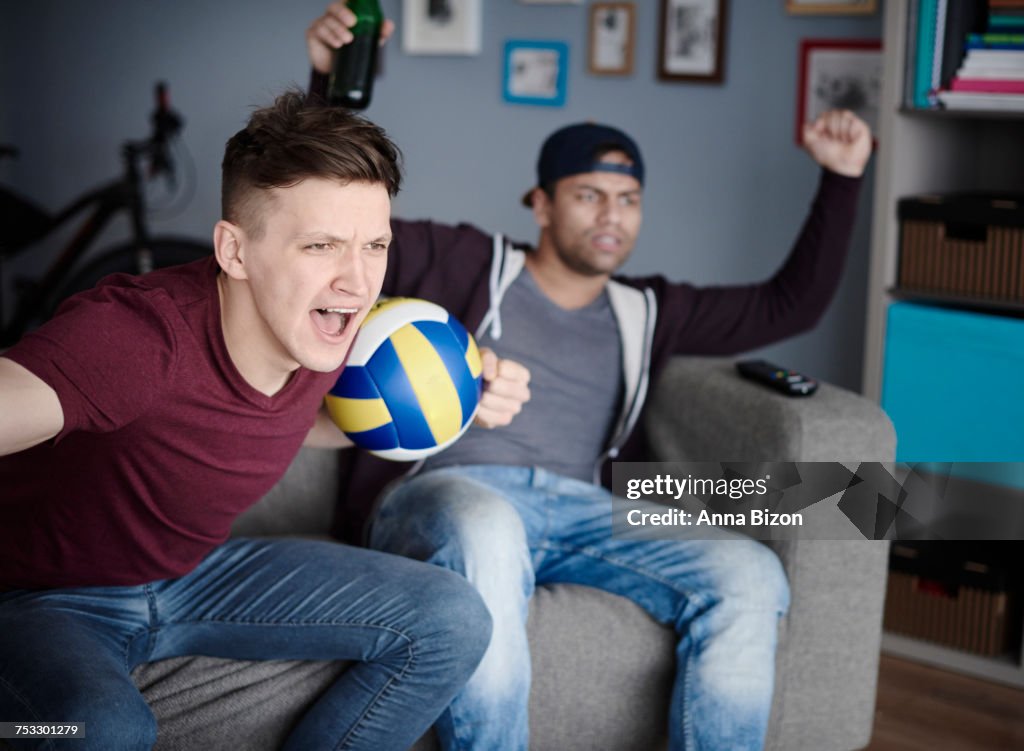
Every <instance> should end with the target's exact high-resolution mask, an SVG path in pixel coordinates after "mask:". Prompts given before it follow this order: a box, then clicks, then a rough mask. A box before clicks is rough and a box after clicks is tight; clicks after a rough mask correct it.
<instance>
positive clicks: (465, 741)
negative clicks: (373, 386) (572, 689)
mask: <svg viewBox="0 0 1024 751" xmlns="http://www.w3.org/2000/svg"><path fill="white" fill-rule="evenodd" d="M662 510H663V509H662ZM612 513H613V511H612V496H611V494H610V493H609V492H608V491H607V490H605V489H604V488H601V487H598V486H596V485H592V484H590V483H586V482H581V481H579V480H574V479H570V478H566V477H561V476H558V475H555V474H552V473H550V472H547V471H545V470H543V469H535V468H526V467H506V466H467V467H447V468H443V469H437V470H433V471H430V472H426V473H424V474H421V475H417V476H414V477H413V478H411V479H410V480H407V481H405V482H404V483H402V484H401V485H398V486H397V487H395V488H394V489H392V490H391V491H390V492H389V493H388V494H387V495H386V496H385V497H384V498H383V499H382V501H381V503H380V506H379V508H378V511H377V515H376V518H375V521H374V524H373V529H372V533H371V546H372V547H374V548H376V549H379V550H387V551H390V552H393V553H400V554H402V555H405V556H409V557H411V558H416V559H417V560H422V561H428V562H430V563H434V564H436V565H438V566H443V567H445V568H449V569H452V570H453V571H457V572H459V573H461V574H463V575H464V576H466V578H468V579H469V581H470V582H472V583H473V584H474V585H475V586H476V588H477V589H478V590H479V592H480V594H481V595H482V596H483V599H484V602H485V603H487V607H488V608H489V609H490V612H491V617H492V620H493V624H494V626H493V634H492V636H491V643H490V646H489V648H488V650H487V653H486V654H485V655H484V658H483V660H482V661H481V663H480V666H479V667H478V668H477V670H476V672H475V673H474V674H473V676H472V677H471V678H470V679H469V681H468V682H467V684H466V686H465V688H464V689H463V690H462V691H461V692H460V693H459V694H458V695H457V696H456V697H455V699H454V701H453V702H452V704H451V706H450V707H449V709H448V711H446V712H445V713H444V714H442V715H441V717H440V718H439V719H438V723H437V725H436V729H437V732H438V737H439V738H440V740H441V745H442V747H443V748H444V749H446V750H448V751H452V750H454V749H473V751H484V750H485V749H486V750H488V751H491V750H494V751H497V750H498V749H501V750H502V751H525V750H526V749H527V747H528V745H529V727H528V721H527V703H528V698H529V692H530V657H529V646H528V644H527V638H526V616H527V611H528V607H529V599H530V596H531V595H532V593H533V590H534V586H535V585H536V584H548V583H554V582H568V583H573V584H584V585H587V586H591V587H596V588H598V589H602V590H605V591H607V592H613V593H615V594H618V595H622V596H623V597H627V598H629V599H630V600H632V601H633V602H635V603H637V604H638V605H639V606H640V607H642V608H643V609H644V610H646V611H647V612H648V613H649V614H650V615H651V616H652V617H653V618H654V619H655V620H657V621H658V622H659V623H662V624H665V625H668V626H671V627H672V628H673V629H674V630H675V632H676V634H677V635H678V642H677V648H676V674H675V681H674V686H673V692H672V699H671V704H670V716H669V728H668V735H669V745H670V748H671V749H673V750H674V751H683V750H685V751H695V750H696V749H701V750H704V749H707V750H712V749H713V750H715V751H718V750H719V749H729V751H743V750H745V749H760V748H762V747H763V745H764V737H765V732H766V730H767V725H768V714H769V711H770V709H771V699H772V690H773V687H774V669H775V646H776V637H777V628H778V621H779V618H780V616H781V615H782V614H783V613H784V612H785V611H786V609H787V608H788V606H789V589H788V585H787V582H786V577H785V573H784V572H783V570H782V565H781V563H780V562H779V559H778V558H777V557H776V556H775V554H774V553H773V552H772V551H771V550H770V549H769V548H767V547H765V546H764V545H762V544H761V543H758V542H755V541H753V540H750V539H748V538H744V537H741V536H739V535H737V534H734V533H729V532H726V531H723V530H717V531H710V532H709V531H708V530H704V531H703V532H702V533H701V537H702V538H704V539H696V535H695V538H694V539H683V540H679V539H672V540H650V539H644V540H637V539H628V538H624V537H623V536H621V535H617V536H616V537H612V534H611V526H612ZM711 535H713V536H715V538H716V539H706V538H707V537H709V536H711Z"/></svg>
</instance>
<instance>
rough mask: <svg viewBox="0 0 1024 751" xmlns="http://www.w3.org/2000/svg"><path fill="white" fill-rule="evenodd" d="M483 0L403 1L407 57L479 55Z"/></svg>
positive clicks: (403, 44) (404, 50)
mask: <svg viewBox="0 0 1024 751" xmlns="http://www.w3.org/2000/svg"><path fill="white" fill-rule="evenodd" d="M482 39H483V0H402V51H403V52H405V54H407V55H479V54H480V52H481V49H482Z"/></svg>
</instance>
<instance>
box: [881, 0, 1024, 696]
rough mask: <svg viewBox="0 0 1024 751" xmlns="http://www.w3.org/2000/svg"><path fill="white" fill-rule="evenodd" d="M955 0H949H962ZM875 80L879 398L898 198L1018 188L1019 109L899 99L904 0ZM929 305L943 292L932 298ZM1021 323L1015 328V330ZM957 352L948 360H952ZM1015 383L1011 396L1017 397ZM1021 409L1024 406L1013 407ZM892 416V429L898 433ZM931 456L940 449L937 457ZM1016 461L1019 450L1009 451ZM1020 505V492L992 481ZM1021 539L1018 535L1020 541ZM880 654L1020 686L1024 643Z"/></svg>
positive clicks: (890, 641) (902, 643)
mask: <svg viewBox="0 0 1024 751" xmlns="http://www.w3.org/2000/svg"><path fill="white" fill-rule="evenodd" d="M962 1H964V0H949V2H962ZM883 8H884V11H883V12H884V14H885V15H884V19H883V37H884V38H883V84H882V91H881V101H880V107H879V123H878V132H877V134H876V135H877V139H878V150H877V153H876V154H875V160H876V161H875V186H874V188H875V190H874V204H873V207H872V232H871V243H870V247H871V250H870V253H871V257H870V263H869V276H868V291H867V321H866V335H865V343H864V370H863V374H862V375H863V379H862V383H863V386H862V388H863V391H864V393H865V394H866V395H867V396H869V397H871V398H874V399H876V400H878V401H883V384H885V382H886V380H885V379H886V373H885V362H886V341H887V337H886V334H887V332H886V324H887V320H888V318H889V308H890V306H891V305H894V304H897V303H901V302H904V299H903V296H902V295H900V294H899V293H898V292H897V291H895V290H894V287H895V286H896V280H897V262H898V249H899V221H898V219H897V202H898V201H899V199H900V198H902V197H906V196H912V195H917V194H922V193H944V192H955V191H966V190H984V191H999V192H1014V193H1024V112H1006V111H996V112H986V111H977V110H972V111H962V112H961V111H948V110H934V109H928V110H921V109H912V108H909V107H907V106H905V98H906V96H905V95H906V91H907V83H908V82H907V81H906V80H905V79H906V76H907V75H908V74H909V71H910V70H911V69H912V66H908V65H907V60H906V51H907V46H906V45H907V38H908V16H909V12H910V2H909V0H887V2H885V3H884V4H883ZM932 302H934V303H936V304H940V305H941V304H943V303H947V302H950V301H949V300H942V299H933V301H932ZM984 312H985V313H986V314H989V315H999V316H1005V317H1006V318H1007V319H1008V320H1010V319H1016V320H1018V321H1020V323H1021V325H1022V327H1024V316H1022V314H1021V310H1020V306H1017V307H1016V308H1015V307H1014V306H1011V305H1007V306H999V305H995V306H990V307H989V308H988V309H986V310H985V311H984ZM1022 330H1024V328H1022ZM957 354H958V353H957V352H956V351H952V352H950V362H951V363H954V364H956V365H957V366H959V365H960V363H959V361H958V357H957ZM1022 392H1024V390H1020V389H1018V390H1017V395H1016V399H1018V400H1022V401H1024V394H1022ZM1022 408H1024V405H1022ZM899 428H900V426H899V425H898V424H897V435H898V436H899V434H900V429H899ZM936 458H939V457H936ZM1017 459H1018V460H1024V455H1022V456H1020V457H1017ZM999 492H1002V493H1004V494H1005V493H1009V494H1011V496H1012V495H1014V494H1016V496H1017V499H1018V500H1019V502H1020V503H1021V504H1024V490H1021V489H1019V488H1010V489H1006V488H1000V489H999ZM1019 544H1022V545H1024V543H1019ZM883 649H884V650H885V651H887V652H890V653H893V654H898V655H901V656H905V657H907V658H910V659H915V660H918V661H921V662H927V663H930V664H933V665H937V666H940V667H945V668H947V669H951V670H956V671H960V672H964V673H968V674H972V675H976V676H979V677H983V678H988V679H990V680H996V681H1000V682H1003V683H1008V684H1011V685H1016V686H1021V687H1024V656H1022V654H1024V645H1020V646H1019V647H1018V648H1017V650H1016V652H1015V653H1014V654H1010V655H1004V656H1002V657H999V658H985V657H979V656H975V655H971V654H969V653H966V652H960V651H957V650H954V649H949V648H945V647H941V646H938V645H934V644H930V643H927V642H923V641H919V640H916V639H913V638H908V637H905V636H897V635H894V634H886V635H885V637H884V639H883Z"/></svg>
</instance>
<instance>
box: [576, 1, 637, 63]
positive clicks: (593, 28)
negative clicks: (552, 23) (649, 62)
mask: <svg viewBox="0 0 1024 751" xmlns="http://www.w3.org/2000/svg"><path fill="white" fill-rule="evenodd" d="M635 12H636V8H635V5H634V4H633V3H594V4H593V5H591V6H590V58H589V61H588V64H587V67H588V68H589V70H590V72H591V73H593V74H595V75H599V76H622V75H627V74H629V73H632V72H633V37H634V33H635V31H634V29H635V20H634V19H635Z"/></svg>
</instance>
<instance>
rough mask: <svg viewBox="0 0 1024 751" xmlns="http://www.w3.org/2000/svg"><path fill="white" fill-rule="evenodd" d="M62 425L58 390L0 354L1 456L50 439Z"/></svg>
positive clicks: (62, 416)
mask: <svg viewBox="0 0 1024 751" xmlns="http://www.w3.org/2000/svg"><path fill="white" fill-rule="evenodd" d="M63 427H64V412H63V410H62V409H61V406H60V400H59V399H58V398H57V392H55V391H54V390H53V389H52V388H50V387H49V386H48V385H46V383H44V382H43V381H42V380H41V379H40V378H38V377H37V376H35V375H33V374H32V373H31V372H30V371H28V370H26V369H25V368H23V367H22V366H21V365H18V363H16V362H14V361H13V360H9V359H7V358H6V357H0V456H3V455H5V454H13V453H15V452H16V451H22V450H24V449H27V448H31V447H32V446H35V445H36V444H37V443H42V442H43V441H46V440H49V439H50V438H53V437H54V436H55V435H57V434H58V433H59V432H60V431H61V428H63Z"/></svg>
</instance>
